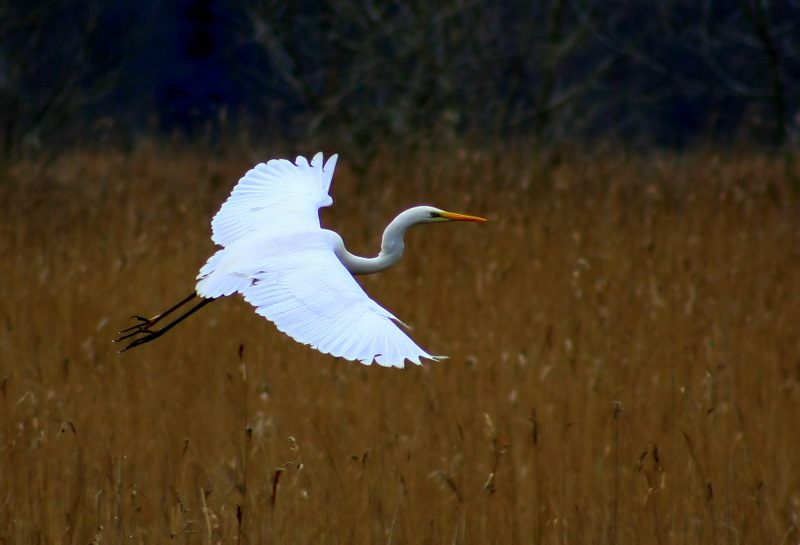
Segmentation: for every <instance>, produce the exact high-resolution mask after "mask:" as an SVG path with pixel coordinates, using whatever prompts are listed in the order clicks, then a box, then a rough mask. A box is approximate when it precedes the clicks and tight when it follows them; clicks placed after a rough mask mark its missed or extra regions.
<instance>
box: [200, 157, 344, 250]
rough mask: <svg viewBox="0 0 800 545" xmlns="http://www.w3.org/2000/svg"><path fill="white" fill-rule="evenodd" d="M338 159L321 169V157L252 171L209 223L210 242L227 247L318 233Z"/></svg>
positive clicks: (271, 164)
mask: <svg viewBox="0 0 800 545" xmlns="http://www.w3.org/2000/svg"><path fill="white" fill-rule="evenodd" d="M337 159H338V156H337V155H332V156H331V157H330V158H329V159H328V161H327V162H326V163H324V166H323V158H322V153H317V154H316V155H315V156H314V158H313V159H311V164H309V163H308V161H307V160H306V158H305V157H298V158H297V159H296V160H295V163H292V162H291V161H289V160H287V159H273V160H271V161H269V162H267V163H266V164H264V163H261V164H259V165H256V166H255V167H254V168H252V169H250V170H249V171H248V172H247V174H245V175H244V176H243V177H242V178H241V179H240V180H239V183H238V184H236V187H234V189H233V192H232V193H231V196H230V197H228V200H226V201H225V203H224V204H223V205H222V208H220V210H219V212H217V215H216V216H214V219H213V220H212V221H211V230H212V236H211V238H212V240H213V241H214V242H216V243H217V244H219V245H220V246H228V245H230V244H232V243H234V242H236V241H237V240H239V239H241V238H244V237H249V236H251V235H253V234H256V235H262V234H263V236H266V237H270V236H274V235H279V234H282V233H288V232H292V231H300V230H306V229H309V228H313V227H316V228H317V229H319V209H320V208H321V207H323V206H330V205H331V204H333V199H331V197H330V195H328V191H329V189H330V186H331V179H332V178H333V171H334V169H335V168H336V160H337Z"/></svg>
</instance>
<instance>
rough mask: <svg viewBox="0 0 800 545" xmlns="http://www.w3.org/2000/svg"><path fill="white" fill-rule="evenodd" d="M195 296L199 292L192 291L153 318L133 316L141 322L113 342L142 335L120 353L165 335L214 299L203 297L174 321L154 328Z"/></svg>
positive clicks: (123, 332) (124, 330) (121, 333)
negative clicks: (154, 327) (159, 327)
mask: <svg viewBox="0 0 800 545" xmlns="http://www.w3.org/2000/svg"><path fill="white" fill-rule="evenodd" d="M195 297H198V295H197V293H192V294H191V295H190V296H189V297H187V298H186V299H184V300H183V301H181V302H179V303H178V304H176V305H175V306H173V307H171V308H169V309H167V310H165V311H164V312H162V313H161V314H158V315H156V316H153V317H152V318H144V317H142V316H133V318H134V319H136V320H139V322H140V323H138V324H136V325H133V326H131V327H129V328H127V329H123V330H122V331H120V332H119V333H120V335H122V336H121V337H119V338H118V339H114V341H113V342H115V343H118V342H121V341H124V340H125V339H129V338H131V337H135V336H136V335H141V337H138V338H136V339H134V340H133V341H131V342H130V344H128V345H127V346H126V347H125V348H123V349H122V350H120V351H119V353H120V354H121V353H122V352H125V351H126V350H128V349H130V348H133V347H135V346H139V345H142V344H145V343H149V342H150V341H152V340H155V339H157V338H159V337H160V336H161V335H163V334H164V333H166V332H167V331H169V330H170V329H172V328H173V327H175V326H176V325H178V324H179V323H180V322H182V321H183V320H185V319H186V318H188V317H189V316H191V315H192V314H194V313H195V312H197V311H198V310H200V309H201V308H203V307H204V306H206V305H207V304H208V303H210V302H211V301H214V299H203V300H202V301H200V302H199V303H197V304H196V305H195V306H194V307H192V308H191V309H190V310H188V311H187V312H185V313H184V314H182V315H181V316H179V317H178V318H176V319H175V320H173V321H172V322H170V323H169V324H167V325H166V326H164V327H162V328H161V329H153V326H155V325H156V324H157V323H158V322H160V321H161V320H162V319H163V318H165V317H166V316H168V315H170V314H172V313H173V312H175V311H176V310H178V309H179V308H181V307H183V306H184V305H186V304H187V303H189V302H190V301H192V300H193V299H194V298H195ZM123 334H124V335H123Z"/></svg>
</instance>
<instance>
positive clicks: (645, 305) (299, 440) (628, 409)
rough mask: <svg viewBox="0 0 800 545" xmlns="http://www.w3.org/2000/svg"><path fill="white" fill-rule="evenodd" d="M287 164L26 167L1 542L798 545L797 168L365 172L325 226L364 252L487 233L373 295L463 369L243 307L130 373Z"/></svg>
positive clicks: (672, 164)
mask: <svg viewBox="0 0 800 545" xmlns="http://www.w3.org/2000/svg"><path fill="white" fill-rule="evenodd" d="M316 151H317V150H315V149H310V150H303V153H304V154H305V155H309V156H310V155H311V154H313V153H314V152H316ZM274 155H278V154H269V155H259V156H257V157H256V156H255V155H253V156H247V157H244V156H236V157H226V158H219V157H214V156H209V155H207V154H203V153H202V152H196V153H191V152H188V151H183V152H180V153H172V154H170V153H168V152H166V151H159V150H157V149H155V148H153V147H147V146H143V147H142V148H141V149H140V150H138V151H136V152H133V153H130V154H122V153H118V152H111V151H109V152H107V153H99V152H74V153H68V154H65V155H64V156H62V157H59V158H57V159H55V160H52V161H50V162H48V163H46V164H37V163H36V162H35V161H21V162H18V163H15V164H11V165H6V166H4V167H3V170H2V173H0V175H1V176H2V181H1V183H0V202H2V215H1V216H0V231H1V232H2V236H0V258H1V260H0V267H1V268H0V272H1V273H2V292H0V295H1V296H2V297H1V299H2V306H1V307H0V326H1V327H0V403H2V409H1V410H0V433H2V441H1V443H0V543H9V544H11V543H14V544H20V545H24V544H32V543H37V544H39V543H46V544H58V543H81V544H87V543H168V542H169V543H186V544H190V543H191V544H194V543H198V544H205V543H214V544H216V543H314V544H328V543H335V544H362V543H364V544H366V543H370V544H372V543H386V544H388V543H391V544H403V543H430V544H440V543H458V544H461V543H465V544H484V543H496V544H529V543H537V544H538V543H541V544H560V543H609V544H615V543H622V544H628V543H639V544H642V543H654V544H667V543H670V544H679V543H687V544H723V543H724V544H728V543H737V544H738V543H758V544H766V543H774V544H790V543H795V544H796V543H800V529H799V528H798V526H800V433H799V432H798V430H799V429H800V337H799V336H798V324H800V282H798V280H799V279H800V276H798V274H799V273H800V198H798V195H797V193H795V192H794V191H793V190H792V187H793V184H792V178H793V177H796V176H798V175H800V173H798V172H797V171H792V170H787V168H786V166H785V164H784V163H783V162H782V161H781V160H779V159H775V158H770V157H767V156H761V155H747V154H738V155H737V154H720V153H713V152H703V153H699V152H698V153H697V154H690V155H686V156H651V157H647V158H643V157H642V158H637V157H630V156H625V155H624V154H619V155H617V156H609V157H595V158H574V159H571V160H568V161H564V162H562V163H560V164H548V165H545V164H544V163H543V162H541V161H538V160H536V159H535V158H533V157H535V154H533V153H532V150H531V149H530V148H529V147H527V146H526V145H523V144H517V145H515V146H511V147H509V148H508V149H506V150H504V151H503V152H489V151H458V150H455V151H453V152H452V153H449V152H438V153H437V154H433V153H431V152H422V151H418V152H411V153H409V154H408V155H407V156H396V155H393V154H389V153H387V154H385V155H384V156H382V157H381V158H380V159H379V160H377V161H376V162H375V164H374V166H373V167H372V168H371V169H370V170H369V172H367V173H366V174H365V176H364V177H360V176H357V175H356V174H355V173H354V172H353V171H352V170H351V169H350V168H349V166H348V158H347V157H346V156H343V157H341V158H340V160H339V167H338V170H337V174H336V176H335V177H334V181H333V186H332V195H333V197H334V206H333V207H332V208H330V209H326V210H324V211H323V214H322V219H323V224H324V225H325V226H327V227H328V228H332V229H334V230H337V231H339V232H340V233H341V234H342V235H343V237H344V239H345V242H346V243H347V244H348V247H349V249H350V250H351V251H353V252H355V253H362V254H369V255H374V254H375V253H376V252H377V250H378V245H379V241H380V234H381V231H382V229H383V227H384V226H385V224H386V222H388V221H389V220H390V219H391V218H392V217H393V216H394V214H395V213H396V212H398V211H399V210H401V209H403V208H406V207H408V206H411V205H415V204H423V203H424V204H433V205H435V206H440V207H442V208H445V209H448V210H453V211H457V212H464V213H469V214H476V215H482V216H484V217H487V218H489V219H490V223H487V224H485V225H475V224H449V225H437V226H421V227H415V228H413V229H412V230H411V231H410V232H409V234H408V236H407V239H406V243H407V244H406V248H407V251H406V255H405V257H404V258H403V260H402V261H401V262H400V263H399V264H398V265H397V266H396V267H394V268H393V269H390V270H389V271H386V272H384V273H381V274H378V275H373V276H368V277H361V278H360V282H361V283H362V285H363V286H364V287H365V289H366V290H367V291H368V293H369V294H370V295H371V296H372V297H374V298H375V299H376V300H377V301H379V302H380V303H381V304H383V305H384V306H385V307H386V308H388V309H389V310H391V311H392V312H394V313H395V314H396V315H397V316H398V317H399V318H401V319H402V320H404V321H405V322H406V323H408V324H409V325H410V326H412V328H413V329H412V331H411V332H410V334H411V336H412V337H413V338H414V340H416V341H417V342H418V343H419V344H420V345H421V346H422V347H423V348H425V349H427V350H429V351H430V352H432V353H434V354H446V355H449V356H450V359H448V360H445V361H442V362H438V363H437V362H426V363H425V365H423V366H421V367H416V366H410V367H407V368H406V369H385V368H380V367H377V366H369V367H368V366H363V365H360V364H357V363H352V362H348V361H344V360H337V359H335V358H332V357H330V356H327V355H323V354H320V353H317V352H316V351H314V350H311V349H309V348H308V347H305V346H302V345H298V344H296V343H295V342H294V341H292V340H290V339H288V338H287V337H285V336H284V335H282V334H281V333H279V332H278V331H277V330H276V329H275V328H274V327H273V326H272V324H270V323H269V322H267V321H266V320H264V319H263V318H260V317H259V316H257V315H255V314H254V312H253V310H252V308H251V307H250V306H249V305H247V304H246V303H245V302H244V301H242V300H241V298H240V297H238V296H234V297H231V298H226V299H223V300H221V301H217V302H215V303H213V304H212V305H210V306H208V307H207V308H204V309H203V310H202V311H201V312H199V313H198V314H196V315H195V316H192V317H191V319H189V320H187V321H186V322H185V323H183V324H181V325H180V326H178V327H177V328H176V329H175V330H174V331H172V332H170V333H169V334H168V335H165V336H164V337H162V338H161V339H158V340H157V341H156V342H153V343H150V344H147V345H145V346H142V347H138V348H136V349H135V350H131V351H129V352H126V353H125V354H121V355H120V354H117V353H116V350H117V349H118V348H119V346H118V345H113V344H112V343H111V339H113V338H115V337H116V332H117V331H118V330H119V329H122V328H124V327H127V326H128V325H130V324H131V322H130V321H129V317H130V315H131V314H145V315H152V314H155V313H157V312H159V311H161V310H163V309H164V308H166V307H167V306H169V305H171V304H172V303H174V302H176V301H178V300H179V299H181V298H183V297H184V296H186V295H187V294H188V293H190V292H191V291H192V289H193V287H194V277H195V275H196V274H197V270H198V269H199V267H200V266H201V265H202V264H203V263H204V261H205V259H206V258H207V257H208V256H209V255H210V254H211V253H212V252H213V251H214V246H213V244H212V242H211V240H210V227H209V222H210V220H211V217H212V216H213V215H214V213H215V212H216V210H217V209H218V207H219V206H220V204H221V203H222V202H223V201H224V199H225V198H226V197H227V195H228V193H229V191H230V190H231V188H232V187H233V185H234V184H235V182H236V180H238V178H239V176H241V175H242V174H243V173H244V172H245V171H246V170H247V169H248V168H249V167H250V166H252V164H254V163H255V162H258V161H261V160H266V159H268V158H270V157H271V156H274ZM280 155H283V156H292V155H291V154H280Z"/></svg>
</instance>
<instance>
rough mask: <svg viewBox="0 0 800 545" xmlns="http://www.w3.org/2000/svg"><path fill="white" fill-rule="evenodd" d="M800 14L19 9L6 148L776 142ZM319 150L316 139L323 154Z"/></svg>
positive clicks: (791, 109) (151, 1)
mask: <svg viewBox="0 0 800 545" xmlns="http://www.w3.org/2000/svg"><path fill="white" fill-rule="evenodd" d="M798 21H800V3H798V2H796V1H789V0H786V1H781V2H770V1H769V0H704V1H699V2H698V1H695V0H658V1H653V2H631V1H620V0H549V1H541V2H519V1H516V0H496V1H491V2H490V1H488V0H446V1H442V2H423V1H409V0H402V1H397V0H393V1H385V2H375V1H372V0H302V1H282V0H266V1H263V2H256V1H241V2H222V1H213V0H195V1H192V0H182V1H181V0H174V1H171V2H161V1H156V0H143V1H141V2H136V3H130V2H124V1H120V0H110V1H108V0H102V1H101V0H88V1H77V0H58V1H48V0H44V1H42V0H36V1H33V2H28V1H25V2H23V1H20V0H11V1H8V2H3V3H2V6H1V7H0V149H1V150H2V152H3V154H4V155H5V156H9V155H14V154H18V153H21V152H25V151H36V150H39V149H41V148H42V147H47V146H52V145H57V146H59V147H63V146H64V144H65V143H78V144H103V143H108V142H113V143H116V144H121V145H132V144H135V143H136V142H137V141H138V140H139V139H140V138H141V137H142V136H143V135H152V134H159V135H169V136H170V137H172V138H174V137H178V138H188V139H191V140H200V141H201V142H204V143H206V144H215V145H217V144H218V145H225V144H226V143H230V139H231V138H232V137H234V136H235V137H236V138H238V139H239V143H241V141H242V139H245V138H246V139H249V140H250V141H259V142H262V143H263V142H269V141H275V140H278V139H280V140H281V141H282V142H287V141H294V142H304V143H305V144H306V145H309V144H310V143H313V142H314V141H320V140H323V141H324V140H325V139H330V140H335V141H336V142H337V145H338V149H339V151H343V147H344V146H348V150H347V151H348V152H351V157H352V158H353V160H356V159H357V160H358V162H359V164H361V165H366V164H367V163H368V162H369V160H370V159H371V158H372V157H373V156H374V154H375V153H376V149H375V148H376V146H377V142H387V141H391V142H392V143H393V144H394V145H396V144H400V145H413V144H418V143H421V144H425V145H428V144H430V143H431V142H442V141H443V140H444V141H447V140H448V139H452V138H456V137H465V136H468V137H469V138H473V139H476V140H477V141H479V142H486V141H491V142H496V141H497V140H498V139H503V138H507V137H509V136H519V135H522V136H526V137H529V136H532V137H535V138H536V139H537V143H538V145H540V146H547V147H550V146H562V145H565V144H566V143H568V144H569V146H570V147H572V146H586V145H596V144H598V143H602V145H608V144H609V143H624V144H626V145H630V146H636V147H648V148H649V147H653V146H658V147H667V148H669V149H683V148H685V147H686V146H689V145H692V144H693V143H696V142H698V141H704V142H707V141H713V142H723V143H731V142H746V143H747V144H755V145H758V146H766V147H775V146H782V145H785V144H787V143H789V142H792V141H794V140H795V139H796V137H797V131H798V123H800V117H799V116H800V108H799V106H798V101H799V100H800V24H798ZM312 148H313V146H312Z"/></svg>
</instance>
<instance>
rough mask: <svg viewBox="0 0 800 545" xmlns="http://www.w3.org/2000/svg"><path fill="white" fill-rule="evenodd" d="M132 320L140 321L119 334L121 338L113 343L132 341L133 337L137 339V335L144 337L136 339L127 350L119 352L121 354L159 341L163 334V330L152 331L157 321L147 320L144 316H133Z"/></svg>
mask: <svg viewBox="0 0 800 545" xmlns="http://www.w3.org/2000/svg"><path fill="white" fill-rule="evenodd" d="M131 318H132V319H134V320H139V323H138V324H135V325H132V326H131V327H128V328H125V329H123V330H122V331H120V332H119V334H120V335H121V336H120V337H119V338H117V339H114V340H113V341H112V342H115V343H118V342H122V341H124V340H125V339H130V338H131V337H135V336H136V335H142V336H141V337H139V338H137V339H134V340H133V341H131V342H130V344H128V345H127V346H126V347H125V348H123V349H122V350H120V351H119V353H120V354H121V353H123V352H125V351H126V350H129V349H131V348H133V347H134V346H139V345H141V344H144V343H148V342H150V341H152V340H153V339H157V338H158V337H160V336H161V334H162V333H163V330H159V329H151V328H152V327H153V326H154V325H155V323H156V321H157V320H155V319H153V318H145V317H143V316H131Z"/></svg>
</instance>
